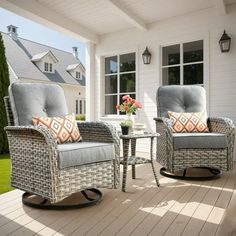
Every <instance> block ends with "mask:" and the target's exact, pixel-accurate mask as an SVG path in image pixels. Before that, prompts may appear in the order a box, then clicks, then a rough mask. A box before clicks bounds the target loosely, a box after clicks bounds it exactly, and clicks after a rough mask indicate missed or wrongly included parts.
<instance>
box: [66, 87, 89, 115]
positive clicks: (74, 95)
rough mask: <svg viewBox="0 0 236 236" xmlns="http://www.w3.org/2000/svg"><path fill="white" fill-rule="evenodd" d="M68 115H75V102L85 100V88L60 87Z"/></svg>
mask: <svg viewBox="0 0 236 236" xmlns="http://www.w3.org/2000/svg"><path fill="white" fill-rule="evenodd" d="M62 87H63V89H64V92H65V96H66V102H67V106H68V109H69V112H70V113H72V112H73V113H76V108H75V107H76V100H85V86H83V87H82V86H80V87H79V86H74V85H68V84H64V85H62Z"/></svg>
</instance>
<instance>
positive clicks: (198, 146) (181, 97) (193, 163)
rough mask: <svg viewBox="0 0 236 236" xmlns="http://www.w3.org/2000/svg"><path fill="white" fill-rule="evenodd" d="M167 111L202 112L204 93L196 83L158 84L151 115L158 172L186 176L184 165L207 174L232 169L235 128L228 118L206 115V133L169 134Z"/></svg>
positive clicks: (213, 175) (170, 132) (203, 108)
mask: <svg viewBox="0 0 236 236" xmlns="http://www.w3.org/2000/svg"><path fill="white" fill-rule="evenodd" d="M168 111H173V112H202V111H206V93H205V89H204V88H202V87H200V86H162V87H159V88H158V90H157V114H158V118H154V120H155V122H156V130H157V132H158V133H160V138H159V139H158V140H157V162H159V163H160V164H161V165H162V166H163V168H161V170H160V172H161V174H163V175H165V176H168V177H175V178H183V177H185V179H186V178H190V179H192V177H190V176H188V174H186V171H187V170H188V168H192V167H193V168H195V167H203V168H205V169H208V170H209V171H210V173H209V175H207V177H205V176H201V175H198V174H197V175H196V176H195V177H196V179H199V178H200V179H201V178H202V179H209V178H214V177H218V176H219V174H220V171H229V170H231V169H232V168H233V150H234V137H235V128H234V125H233V122H232V121H231V120H230V119H228V118H211V117H209V118H208V128H209V131H210V132H209V133H173V132H172V122H171V120H170V119H169V118H168V114H167V113H168Z"/></svg>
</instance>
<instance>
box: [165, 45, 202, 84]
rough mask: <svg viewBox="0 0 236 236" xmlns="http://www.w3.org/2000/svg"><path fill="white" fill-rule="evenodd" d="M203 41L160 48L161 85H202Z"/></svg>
mask: <svg viewBox="0 0 236 236" xmlns="http://www.w3.org/2000/svg"><path fill="white" fill-rule="evenodd" d="M203 69H204V55H203V40H199V41H194V42H188V43H183V44H176V45H171V46H167V47H163V48H162V84H163V85H175V84H176V85H178V84H181V85H183V84H185V85H188V84H197V85H203V84H204V78H203V71H204V70H203Z"/></svg>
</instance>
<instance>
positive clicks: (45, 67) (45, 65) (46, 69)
mask: <svg viewBox="0 0 236 236" xmlns="http://www.w3.org/2000/svg"><path fill="white" fill-rule="evenodd" d="M44 71H48V63H47V62H44Z"/></svg>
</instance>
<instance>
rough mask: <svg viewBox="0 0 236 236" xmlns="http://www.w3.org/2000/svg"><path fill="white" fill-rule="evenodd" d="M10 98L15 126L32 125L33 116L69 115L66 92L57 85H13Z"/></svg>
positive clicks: (10, 89) (10, 88)
mask: <svg viewBox="0 0 236 236" xmlns="http://www.w3.org/2000/svg"><path fill="white" fill-rule="evenodd" d="M9 97H10V101H11V108H12V112H13V116H14V122H15V125H32V124H33V123H32V117H33V116H43V117H47V116H49V117H53V116H64V115H66V114H68V109H67V105H66V99H65V95H64V91H63V89H62V88H61V87H60V86H59V85H56V84H42V83H19V82H17V83H13V84H12V85H11V86H10V87H9Z"/></svg>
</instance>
